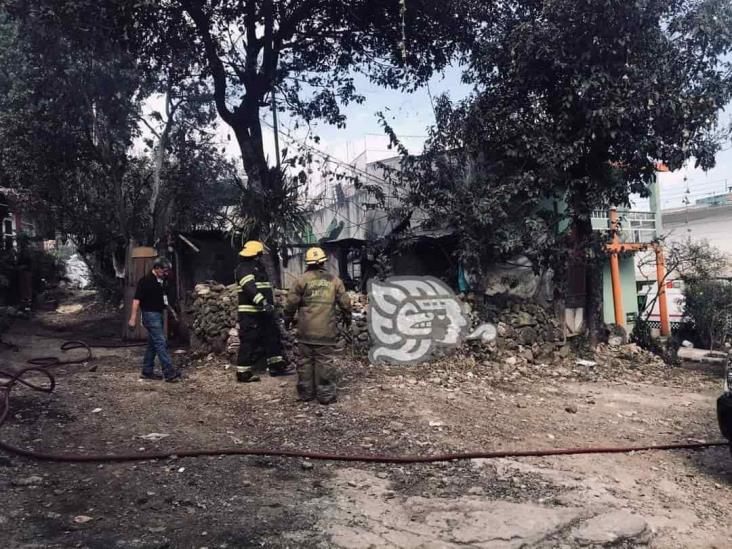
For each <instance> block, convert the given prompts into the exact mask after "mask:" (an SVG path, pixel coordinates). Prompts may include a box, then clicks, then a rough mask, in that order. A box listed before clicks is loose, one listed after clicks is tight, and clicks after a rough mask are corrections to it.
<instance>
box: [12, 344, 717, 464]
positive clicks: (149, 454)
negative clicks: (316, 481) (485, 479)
mask: <svg viewBox="0 0 732 549" xmlns="http://www.w3.org/2000/svg"><path fill="white" fill-rule="evenodd" d="M92 346H94V345H89V344H87V343H84V342H83V341H67V342H65V343H63V345H61V350H62V351H64V352H65V351H69V350H72V349H85V350H86V351H87V354H86V356H85V357H83V358H77V359H68V360H61V359H60V358H58V357H38V358H32V359H30V360H29V361H28V362H29V363H30V364H31V365H30V366H27V367H25V368H22V369H20V370H18V371H16V372H9V371H3V370H0V377H4V378H6V379H7V381H2V380H0V428H1V427H2V426H3V424H4V423H5V420H6V419H7V417H8V414H9V412H10V392H11V390H12V389H13V387H15V386H16V385H18V384H20V385H24V386H26V387H28V388H29V389H32V390H34V391H40V392H44V393H51V392H52V391H53V390H54V388H55V387H56V379H55V377H54V376H53V374H52V373H51V371H50V370H51V369H53V368H56V367H58V366H64V365H83V364H85V363H87V362H88V361H90V360H92V352H91V347H92ZM129 346H130V345H119V347H129ZM105 347H113V345H105ZM93 368H94V367H93ZM31 374H38V375H41V376H43V377H45V378H46V379H47V382H48V384H47V385H42V384H39V383H35V382H32V381H29V380H27V379H24V378H26V377H27V376H29V375H31ZM728 445H729V442H727V441H710V442H688V443H671V444H650V445H641V446H609V447H590V448H545V449H539V450H494V451H484V450H476V451H470V452H448V453H441V454H429V455H386V454H360V453H352V454H348V453H338V452H313V451H308V450H297V449H287V448H204V449H182V450H162V451H144V452H135V453H131V452H127V453H125V452H120V453H114V454H94V453H90V454H76V453H64V454H57V453H50V452H41V451H36V450H27V449H25V448H21V447H19V446H15V445H12V444H9V443H7V442H5V441H2V440H0V450H3V451H5V452H8V453H10V454H15V455H18V456H22V457H26V458H30V459H35V460H40V461H53V462H62V463H111V462H130V461H147V460H159V459H171V458H175V457H177V458H183V457H202V456H222V455H232V456H233V455H237V456H267V457H288V458H303V459H311V460H324V461H344V462H354V461H356V462H364V463H435V462H441V461H454V460H467V459H495V458H515V457H544V456H567V455H578V454H619V453H628V452H646V451H653V450H698V449H702V448H710V447H715V446H728Z"/></svg>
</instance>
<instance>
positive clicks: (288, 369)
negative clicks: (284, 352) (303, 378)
mask: <svg viewBox="0 0 732 549" xmlns="http://www.w3.org/2000/svg"><path fill="white" fill-rule="evenodd" d="M295 373H297V372H296V371H295V368H293V367H292V366H282V367H280V368H270V369H269V375H270V376H271V377H279V376H291V375H294V374H295Z"/></svg>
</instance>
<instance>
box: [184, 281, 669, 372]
mask: <svg viewBox="0 0 732 549" xmlns="http://www.w3.org/2000/svg"><path fill="white" fill-rule="evenodd" d="M285 296H286V292H285V291H283V290H276V291H275V304H276V306H277V309H278V311H277V313H276V314H277V316H278V318H281V317H282V311H283V307H284V302H285ZM350 296H351V302H352V304H353V320H352V322H351V325H350V326H346V325H345V324H344V323H343V322H342V321H341V320H340V319H339V324H338V334H339V336H338V347H340V348H344V349H346V354H347V355H350V356H351V357H364V356H366V355H367V354H368V350H369V346H370V344H371V341H370V336H369V331H368V322H367V307H368V299H367V296H365V295H363V294H357V293H354V292H351V293H350ZM236 304H237V296H236V286H234V285H232V286H224V285H223V284H218V283H215V282H212V283H208V284H198V285H197V286H196V288H195V290H194V300H193V304H192V306H191V310H190V314H191V318H192V326H191V327H192V335H193V337H192V345H193V348H194V350H196V351H199V352H205V353H216V354H226V355H228V357H229V359H230V360H235V358H236V354H237V352H238V350H239V334H238V331H237V329H238V325H237V312H236ZM468 308H469V309H470V313H469V319H470V333H471V334H472V335H473V336H474V339H471V340H468V341H466V342H465V344H464V345H463V346H462V347H461V348H460V349H458V350H457V351H446V352H438V353H437V355H436V357H435V358H436V361H435V362H434V363H433V364H432V365H433V366H435V367H437V368H439V367H440V364H447V363H448V362H450V363H451V366H450V368H451V369H454V368H455V367H456V366H457V365H459V367H458V369H459V370H465V371H466V372H467V371H471V372H474V373H475V374H476V375H481V377H485V376H487V377H490V378H491V379H493V380H495V381H496V382H502V381H503V382H510V381H514V380H517V379H519V378H552V379H555V380H564V379H579V380H589V381H593V380H600V379H604V380H613V379H620V378H628V377H631V378H632V377H638V378H642V377H644V376H653V375H662V374H663V373H664V371H667V368H668V367H667V366H666V364H665V363H664V362H663V360H662V359H661V358H660V357H658V356H656V355H654V354H653V353H650V352H648V351H645V350H644V349H642V348H640V347H638V346H637V345H635V344H623V343H622V341H621V340H620V338H615V337H611V338H610V339H609V341H610V343H602V344H600V345H598V347H597V348H596V350H595V351H594V352H590V351H580V350H579V348H580V347H581V346H577V345H572V344H571V342H568V341H567V340H566V339H565V338H564V336H563V334H562V330H561V328H560V325H559V322H558V321H557V320H556V319H555V318H554V316H553V315H552V314H551V312H550V311H548V310H546V309H545V308H543V307H542V306H540V305H537V304H534V303H531V302H521V303H513V304H511V305H510V306H508V307H506V308H504V309H501V310H495V309H483V310H479V309H480V307H477V306H476V305H475V304H474V303H473V304H472V305H471V304H470V302H469V307H468ZM486 322H490V323H492V324H493V325H494V326H495V327H496V331H497V333H498V337H497V338H496V340H494V341H490V342H485V341H483V340H481V339H480V337H479V334H478V332H479V331H480V327H481V326H484V325H485V323H486ZM278 324H279V325H280V327H281V333H282V343H283V347H284V354H285V356H286V357H287V359H288V360H289V361H290V362H291V363H292V364H298V363H299V362H300V352H299V348H298V345H297V340H296V338H295V329H296V326H293V327H292V329H291V330H290V331H287V330H285V329H284V327H283V326H282V323H281V322H278ZM476 334H478V335H476ZM573 347H578V348H577V349H574V348H573Z"/></svg>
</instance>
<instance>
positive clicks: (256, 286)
mask: <svg viewBox="0 0 732 549" xmlns="http://www.w3.org/2000/svg"><path fill="white" fill-rule="evenodd" d="M235 277H236V282H237V285H238V288H237V292H238V294H239V312H240V313H260V312H262V305H263V304H264V303H265V302H267V303H274V299H273V291H272V284H270V282H269V280H268V279H267V273H266V272H265V270H264V267H262V265H261V263H260V262H259V261H258V260H256V259H249V260H244V261H241V262H240V263H239V266H238V267H237V268H236V272H235Z"/></svg>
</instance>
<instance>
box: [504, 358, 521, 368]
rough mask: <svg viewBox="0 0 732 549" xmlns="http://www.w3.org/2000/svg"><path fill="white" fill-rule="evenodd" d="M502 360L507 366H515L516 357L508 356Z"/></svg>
mask: <svg viewBox="0 0 732 549" xmlns="http://www.w3.org/2000/svg"><path fill="white" fill-rule="evenodd" d="M503 362H505V363H506V364H508V365H509V366H515V365H516V364H517V363H518V358H516V357H515V356H509V357H508V358H506V360H504V361H503Z"/></svg>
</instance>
